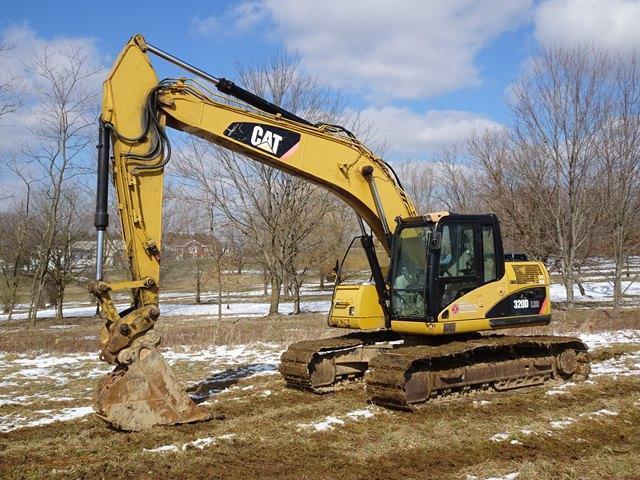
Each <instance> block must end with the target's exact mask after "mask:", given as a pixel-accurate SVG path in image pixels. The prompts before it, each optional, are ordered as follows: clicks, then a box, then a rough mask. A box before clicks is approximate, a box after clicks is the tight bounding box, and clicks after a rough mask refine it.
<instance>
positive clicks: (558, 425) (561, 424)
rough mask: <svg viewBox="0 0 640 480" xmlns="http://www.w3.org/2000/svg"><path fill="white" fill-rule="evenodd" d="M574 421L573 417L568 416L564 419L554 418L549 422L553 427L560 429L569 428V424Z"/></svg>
mask: <svg viewBox="0 0 640 480" xmlns="http://www.w3.org/2000/svg"><path fill="white" fill-rule="evenodd" d="M573 421H574V420H573V418H571V417H567V418H565V419H564V420H553V421H551V422H549V425H551V428H554V429H556V430H558V429H563V428H567V427H568V426H569V425H571V424H572V423H573Z"/></svg>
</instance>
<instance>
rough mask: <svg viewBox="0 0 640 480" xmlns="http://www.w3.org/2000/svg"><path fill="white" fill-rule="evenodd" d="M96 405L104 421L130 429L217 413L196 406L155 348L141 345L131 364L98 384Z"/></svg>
mask: <svg viewBox="0 0 640 480" xmlns="http://www.w3.org/2000/svg"><path fill="white" fill-rule="evenodd" d="M129 353H130V352H129ZM93 408H94V410H95V411H96V412H97V413H98V415H99V416H100V417H101V418H102V419H103V420H105V421H107V422H108V423H110V424H111V425H112V426H114V427H116V428H118V429H121V430H127V431H137V430H144V429H147V428H150V427H153V426H155V425H174V424H177V423H191V422H199V421H203V420H209V419H211V418H213V416H214V415H213V414H212V413H210V412H207V411H205V410H204V409H202V408H201V407H198V406H196V404H195V403H194V402H193V400H192V399H191V398H190V397H189V396H188V395H187V394H186V393H185V392H184V390H183V389H182V387H181V386H180V384H179V383H178V381H177V379H176V376H175V374H174V373H173V371H172V370H171V367H169V365H167V363H166V362H165V360H164V358H163V357H162V354H161V353H160V352H159V351H158V350H157V349H156V348H155V347H151V348H147V347H145V348H141V349H140V350H139V351H136V352H135V356H134V358H133V361H132V362H131V363H129V364H121V365H118V366H117V367H116V368H115V370H114V371H113V372H111V373H109V374H108V375H107V376H106V377H104V378H103V379H102V380H101V381H100V382H99V383H98V388H97V390H96V392H95V396H94V407H93Z"/></svg>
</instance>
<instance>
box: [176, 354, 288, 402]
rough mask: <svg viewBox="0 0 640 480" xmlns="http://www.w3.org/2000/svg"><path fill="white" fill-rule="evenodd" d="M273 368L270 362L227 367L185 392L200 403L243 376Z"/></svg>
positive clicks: (270, 370) (269, 370) (272, 369)
mask: <svg viewBox="0 0 640 480" xmlns="http://www.w3.org/2000/svg"><path fill="white" fill-rule="evenodd" d="M275 369H276V365H273V364H270V363H252V364H249V365H243V366H241V367H236V368H229V369H227V370H225V371H224V372H219V373H216V374H214V375H212V376H211V377H209V378H207V379H205V380H202V381H201V382H198V383H196V384H195V385H193V386H191V387H189V388H188V389H187V393H189V396H190V397H191V399H192V400H193V401H194V402H195V403H196V404H200V403H202V402H204V401H206V400H208V399H209V398H211V397H213V396H215V395H217V394H218V393H220V392H221V391H223V390H224V389H226V388H229V387H231V386H232V385H235V384H236V383H238V382H239V381H240V380H242V379H243V378H247V377H250V376H252V375H256V374H258V373H263V372H272V371H275Z"/></svg>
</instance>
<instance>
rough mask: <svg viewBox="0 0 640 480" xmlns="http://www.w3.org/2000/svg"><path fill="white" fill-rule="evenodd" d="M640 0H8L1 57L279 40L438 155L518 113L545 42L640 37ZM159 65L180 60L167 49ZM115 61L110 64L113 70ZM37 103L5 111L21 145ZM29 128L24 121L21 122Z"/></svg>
mask: <svg viewBox="0 0 640 480" xmlns="http://www.w3.org/2000/svg"><path fill="white" fill-rule="evenodd" d="M638 25H640V0H538V1H535V0H422V1H420V0H395V1H382V0H352V1H345V0H342V1H324V2H318V1H312V0H245V1H243V0H240V1H235V2H228V1H206V2H205V1H200V2H196V1H191V0H181V1H180V2H175V1H171V2H168V1H163V0H157V1H154V2H148V1H138V2H132V1H119V0H112V1H107V2H88V1H86V0H84V1H64V0H60V1H56V2H53V1H30V0H22V1H19V2H5V4H4V5H3V8H2V12H1V13H0V38H1V39H4V40H5V41H7V42H9V43H12V44H14V45H16V48H14V51H13V53H12V54H11V55H13V58H11V55H9V56H4V57H2V58H0V75H1V74H2V70H5V71H6V70H16V69H20V68H23V67H22V63H21V62H22V61H21V59H20V57H22V56H26V55H27V54H28V53H29V51H30V50H32V49H34V48H38V47H40V46H43V45H47V46H51V47H52V48H54V49H55V48H62V47H63V46H64V45H65V44H66V43H67V42H82V43H83V44H84V45H85V48H86V51H87V52H89V54H90V56H91V58H92V61H93V62H95V65H96V66H98V67H100V66H102V67H105V68H108V66H109V65H110V64H111V62H112V61H113V59H114V58H115V56H116V55H117V53H118V52H119V50H120V49H121V48H122V46H123V45H124V44H125V42H126V41H127V39H128V38H129V37H130V36H132V35H133V34H136V33H142V34H143V35H144V36H145V37H146V39H147V41H148V42H149V43H151V44H153V45H155V46H157V47H159V48H162V49H163V50H165V51H168V52H170V53H172V54H174V55H175V56H177V57H179V58H182V59H184V60H186V61H188V62H189V63H191V64H194V65H196V66H198V67H200V68H201V69H203V70H205V71H207V72H209V73H211V74H213V75H214V76H217V77H219V76H223V77H227V78H230V79H233V78H234V64H235V62H236V61H239V62H241V63H253V62H256V61H260V60H261V59H262V58H264V57H268V56H269V55H271V54H272V52H274V51H279V52H284V51H287V52H290V53H294V54H296V55H298V56H299V58H300V61H301V66H302V68H303V69H304V70H305V71H306V72H308V73H310V74H313V75H317V76H318V78H319V79H320V80H321V81H322V82H323V83H326V84H328V85H331V86H333V87H334V88H336V89H339V90H340V91H341V92H342V93H343V94H344V96H345V98H346V99H347V100H348V108H349V109H352V110H354V111H356V112H360V114H361V116H362V117H363V118H364V119H366V120H368V121H369V122H371V123H372V124H373V125H374V126H375V132H376V134H375V140H376V141H379V142H384V143H386V144H387V145H388V148H389V151H390V155H392V156H393V157H394V158H396V159H402V158H406V159H412V160H423V159H429V158H430V157H431V156H432V155H433V154H434V153H436V152H437V151H438V150H440V149H442V148H443V147H447V146H449V145H452V144H454V143H456V142H459V141H461V140H462V139H463V138H464V137H465V136H466V135H469V134H470V133H471V132H473V131H474V130H482V129H485V128H500V126H501V125H503V124H506V123H508V122H509V110H508V107H507V105H506V103H505V97H506V95H507V92H508V91H509V86H510V85H511V84H512V83H513V82H514V81H515V80H516V79H517V78H518V76H519V75H522V74H523V73H524V72H525V71H526V69H527V65H528V62H529V59H530V58H531V57H532V55H535V53H536V51H537V50H538V49H539V48H540V47H541V46H546V45H550V44H553V43H557V42H562V43H565V44H574V43H584V42H588V43H591V44H593V45H596V46H602V47H605V48H608V49H611V50H615V51H618V50H629V49H632V48H634V47H635V46H637V45H640V27H638ZM154 64H155V65H156V66H157V69H158V70H159V73H160V76H161V77H162V76H165V75H170V74H172V73H173V72H174V70H172V69H171V68H170V67H169V66H167V65H166V64H163V62H162V61H161V60H159V59H155V60H154ZM105 73H106V72H105ZM28 121H29V120H28V115H25V114H24V112H23V114H22V117H15V118H13V119H9V120H5V121H3V124H2V125H0V149H4V150H5V151H11V149H12V148H15V147H13V146H12V145H15V144H16V139H17V138H20V133H19V132H18V129H19V128H21V127H23V126H25V125H28ZM22 130H24V129H22Z"/></svg>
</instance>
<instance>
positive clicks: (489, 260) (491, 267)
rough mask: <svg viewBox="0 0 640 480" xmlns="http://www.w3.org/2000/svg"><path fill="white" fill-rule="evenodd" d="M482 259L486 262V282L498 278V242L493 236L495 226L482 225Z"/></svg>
mask: <svg viewBox="0 0 640 480" xmlns="http://www.w3.org/2000/svg"><path fill="white" fill-rule="evenodd" d="M482 261H483V264H484V283H489V282H493V281H495V280H497V279H498V270H497V267H498V264H497V262H496V243H495V239H494V236H493V226H492V225H483V226H482Z"/></svg>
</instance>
